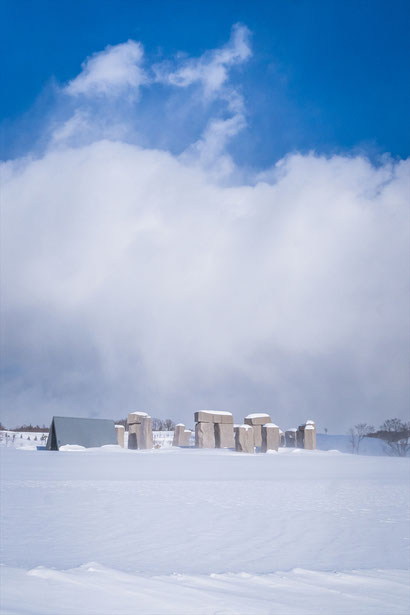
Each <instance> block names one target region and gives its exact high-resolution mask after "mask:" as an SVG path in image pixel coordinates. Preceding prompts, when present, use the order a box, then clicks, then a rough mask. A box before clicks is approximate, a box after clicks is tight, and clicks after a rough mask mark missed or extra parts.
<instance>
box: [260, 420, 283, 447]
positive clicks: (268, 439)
mask: <svg viewBox="0 0 410 615" xmlns="http://www.w3.org/2000/svg"><path fill="white" fill-rule="evenodd" d="M279 431H280V430H279V427H278V426H277V425H275V424H274V423H266V424H265V425H262V446H261V452H262V453H267V452H268V451H278V450H279V445H280V433H279Z"/></svg>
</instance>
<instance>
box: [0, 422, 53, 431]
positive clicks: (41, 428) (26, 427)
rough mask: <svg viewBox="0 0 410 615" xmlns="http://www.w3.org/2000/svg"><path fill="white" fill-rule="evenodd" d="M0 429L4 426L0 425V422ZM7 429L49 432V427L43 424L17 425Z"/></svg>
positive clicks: (3, 428)
mask: <svg viewBox="0 0 410 615" xmlns="http://www.w3.org/2000/svg"><path fill="white" fill-rule="evenodd" d="M0 429H2V430H5V429H6V428H5V427H3V425H1V423H0ZM8 431H33V432H45V433H48V432H49V428H48V427H46V426H45V425H42V426H41V425H31V423H30V425H25V424H24V425H19V426H18V427H13V429H9V430H8Z"/></svg>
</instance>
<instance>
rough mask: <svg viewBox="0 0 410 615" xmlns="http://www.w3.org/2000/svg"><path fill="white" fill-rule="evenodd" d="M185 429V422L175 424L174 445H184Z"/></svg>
mask: <svg viewBox="0 0 410 615" xmlns="http://www.w3.org/2000/svg"><path fill="white" fill-rule="evenodd" d="M184 430H185V425H184V424H183V423H178V425H175V429H174V438H173V440H172V446H182V444H181V440H182V437H183V433H184Z"/></svg>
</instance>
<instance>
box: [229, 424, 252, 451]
mask: <svg viewBox="0 0 410 615" xmlns="http://www.w3.org/2000/svg"><path fill="white" fill-rule="evenodd" d="M234 430H235V450H236V451H238V452H239V453H254V452H255V446H254V436H253V427H252V425H235V427H234Z"/></svg>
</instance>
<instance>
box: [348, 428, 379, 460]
mask: <svg viewBox="0 0 410 615" xmlns="http://www.w3.org/2000/svg"><path fill="white" fill-rule="evenodd" d="M371 433H374V427H373V425H368V424H367V423H358V424H357V425H355V426H354V427H351V428H350V429H349V435H350V445H351V447H352V453H356V455H358V454H359V449H360V443H361V441H362V440H363V438H365V437H366V436H368V435H369V434H371Z"/></svg>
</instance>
